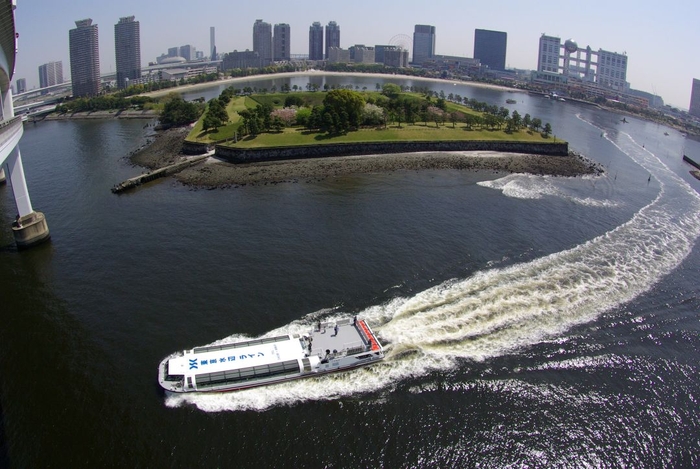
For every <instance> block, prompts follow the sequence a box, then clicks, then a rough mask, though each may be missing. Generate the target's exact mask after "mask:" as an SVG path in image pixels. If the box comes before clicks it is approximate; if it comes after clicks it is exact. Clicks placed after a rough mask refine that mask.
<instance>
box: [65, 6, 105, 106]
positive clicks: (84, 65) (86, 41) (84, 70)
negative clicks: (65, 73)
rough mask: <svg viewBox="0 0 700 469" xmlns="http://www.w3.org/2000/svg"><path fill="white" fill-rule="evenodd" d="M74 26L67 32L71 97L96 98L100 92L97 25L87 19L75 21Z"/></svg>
mask: <svg viewBox="0 0 700 469" xmlns="http://www.w3.org/2000/svg"><path fill="white" fill-rule="evenodd" d="M75 26H76V28H75V29H71V30H70V31H69V32H68V39H69V46H70V47H69V49H70V75H71V81H72V83H73V96H74V97H79V96H96V95H98V94H100V91H101V90H102V87H101V83H100V48H99V43H98V40H97V37H98V35H97V25H96V24H92V19H91V18H87V19H84V20H79V21H76V22H75Z"/></svg>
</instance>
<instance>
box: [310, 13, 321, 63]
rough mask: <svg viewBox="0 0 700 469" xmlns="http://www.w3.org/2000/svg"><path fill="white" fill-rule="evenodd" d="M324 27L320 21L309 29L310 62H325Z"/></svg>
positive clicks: (315, 22)
mask: <svg viewBox="0 0 700 469" xmlns="http://www.w3.org/2000/svg"><path fill="white" fill-rule="evenodd" d="M323 51H324V49H323V26H321V23H319V22H318V21H314V23H313V24H312V25H311V26H310V27H309V60H323Z"/></svg>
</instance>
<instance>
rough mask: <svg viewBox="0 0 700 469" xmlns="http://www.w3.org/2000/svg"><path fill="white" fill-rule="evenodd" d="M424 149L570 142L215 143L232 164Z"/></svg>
mask: <svg viewBox="0 0 700 469" xmlns="http://www.w3.org/2000/svg"><path fill="white" fill-rule="evenodd" d="M425 151H494V152H504V153H529V154H534V155H548V156H567V155H568V154H569V144H568V143H566V142H562V143H535V142H501V141H484V140H469V141H437V142H368V143H336V144H328V145H304V146H294V147H279V148H246V149H242V148H231V147H226V146H222V145H217V146H216V156H217V157H219V158H222V159H224V160H226V161H229V162H230V163H257V162H262V161H278V160H294V159H307V158H324V157H329V156H356V155H380V154H387V153H416V152H425Z"/></svg>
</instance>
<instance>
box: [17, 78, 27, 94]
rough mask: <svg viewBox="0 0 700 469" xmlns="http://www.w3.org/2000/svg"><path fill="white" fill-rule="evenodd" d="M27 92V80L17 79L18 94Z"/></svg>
mask: <svg viewBox="0 0 700 469" xmlns="http://www.w3.org/2000/svg"><path fill="white" fill-rule="evenodd" d="M25 91H27V79H26V78H18V79H17V94H20V93H24V92H25Z"/></svg>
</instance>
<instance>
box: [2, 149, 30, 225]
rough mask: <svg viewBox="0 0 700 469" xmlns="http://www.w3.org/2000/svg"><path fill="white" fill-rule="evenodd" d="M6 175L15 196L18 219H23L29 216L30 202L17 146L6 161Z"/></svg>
mask: <svg viewBox="0 0 700 469" xmlns="http://www.w3.org/2000/svg"><path fill="white" fill-rule="evenodd" d="M5 163H6V166H7V173H8V177H9V179H10V184H11V185H12V193H13V194H14V196H15V204H16V205H17V212H18V213H19V216H20V217H25V216H27V215H29V214H31V213H32V212H33V211H34V209H32V201H31V200H30V199H29V190H28V189H27V181H26V179H25V178H24V167H23V166H22V155H21V154H20V152H19V146H16V147H15V149H14V150H12V153H10V154H9V155H8V157H7V160H6V162H5Z"/></svg>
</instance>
